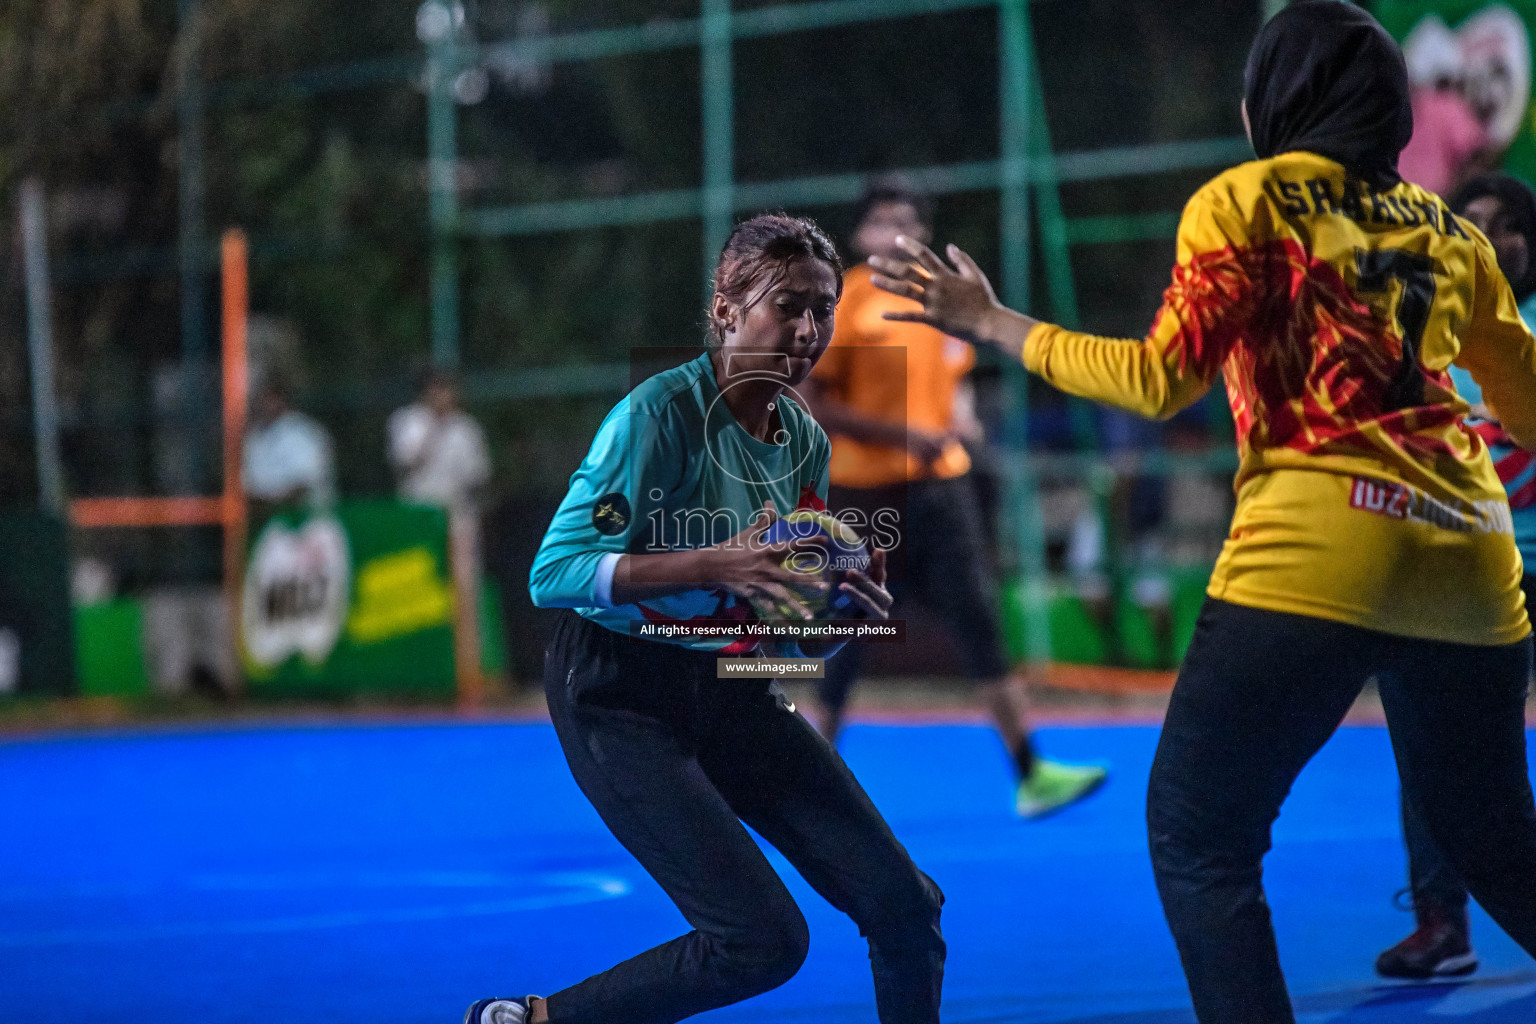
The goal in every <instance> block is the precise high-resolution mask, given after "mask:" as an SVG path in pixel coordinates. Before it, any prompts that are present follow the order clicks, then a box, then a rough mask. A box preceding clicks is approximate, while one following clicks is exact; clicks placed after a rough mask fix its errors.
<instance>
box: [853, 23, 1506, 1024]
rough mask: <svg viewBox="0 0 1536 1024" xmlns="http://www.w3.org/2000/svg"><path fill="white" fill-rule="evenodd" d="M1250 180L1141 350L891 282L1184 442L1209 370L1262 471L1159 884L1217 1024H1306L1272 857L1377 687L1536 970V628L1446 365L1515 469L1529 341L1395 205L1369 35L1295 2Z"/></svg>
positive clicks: (1199, 698) (1418, 774) (1222, 579)
mask: <svg viewBox="0 0 1536 1024" xmlns="http://www.w3.org/2000/svg"><path fill="white" fill-rule="evenodd" d="M1244 112H1245V119H1246V121H1247V123H1248V125H1249V135H1250V138H1251V139H1252V141H1253V145H1254V150H1255V152H1256V153H1257V154H1258V156H1259V157H1260V159H1259V160H1257V161H1255V162H1252V163H1248V164H1244V165H1242V166H1240V167H1236V168H1233V169H1232V170H1230V171H1227V172H1226V173H1224V174H1222V175H1220V176H1218V177H1217V178H1216V179H1214V180H1213V181H1211V182H1210V183H1209V184H1207V185H1206V186H1205V187H1204V188H1202V189H1201V190H1200V191H1199V192H1197V193H1196V194H1195V196H1194V198H1193V199H1191V200H1190V202H1189V204H1188V206H1187V207H1186V208H1185V211H1184V216H1183V219H1182V221H1181V222H1180V225H1179V236H1178V265H1177V266H1176V267H1175V268H1174V272H1173V283H1172V285H1171V286H1170V288H1169V289H1168V291H1167V293H1166V295H1165V297H1164V302H1163V306H1162V309H1161V310H1160V311H1159V313H1158V315H1157V318H1156V320H1155V321H1154V324H1153V326H1152V330H1151V332H1150V333H1149V335H1148V336H1147V337H1146V338H1145V339H1143V340H1141V341H1123V340H1116V339H1110V338H1096V337H1092V336H1089V335H1085V334H1078V333H1074V332H1071V331H1066V330H1063V329H1062V328H1060V327H1056V326H1053V325H1050V324H1043V323H1039V322H1038V321H1036V320H1034V319H1032V318H1030V317H1028V316H1025V315H1022V314H1020V313H1016V312H1014V311H1012V310H1008V309H1006V308H1004V307H1003V306H1001V305H1000V304H999V303H998V302H997V300H996V299H995V297H994V296H993V294H992V290H991V287H990V285H989V284H988V283H987V280H986V278H985V276H984V275H983V274H982V273H981V271H980V270H979V269H978V268H977V267H976V265H975V263H973V262H972V261H971V260H970V258H969V257H968V256H966V255H965V254H964V253H963V252H961V251H960V250H958V249H957V248H955V247H953V246H951V247H950V248H949V250H948V251H949V256H950V259H951V260H952V261H953V262H954V264H955V267H954V268H951V267H950V266H947V265H946V264H945V263H943V262H942V261H941V260H939V259H938V257H936V256H935V255H934V254H933V253H931V252H929V251H928V250H927V249H926V248H924V247H922V246H920V245H918V244H917V243H915V242H911V241H907V243H906V244H905V245H904V247H903V248H904V249H905V251H906V252H907V253H908V254H909V255H910V256H911V258H912V260H913V262H910V263H906V262H901V261H895V260H883V261H880V262H878V263H877V264H876V265H875V269H876V270H877V271H878V272H879V275H880V276H878V277H877V278H876V282H877V283H878V284H880V285H881V286H882V287H885V288H887V289H888V290H890V291H892V292H895V293H896V294H899V295H905V296H908V297H910V298H915V299H918V300H920V301H921V302H922V303H923V309H922V311H921V312H915V313H908V314H897V315H898V316H900V317H901V318H903V319H910V320H915V321H918V322H921V323H927V324H931V325H933V326H935V327H937V328H939V329H940V330H943V331H945V332H946V333H948V334H952V335H955V336H958V337H963V338H967V339H969V340H971V341H973V342H975V343H977V344H986V345H990V346H994V347H996V348H998V349H1000V350H1002V351H1004V352H1007V353H1009V354H1011V355H1012V356H1014V357H1017V358H1021V359H1022V360H1023V362H1024V365H1025V366H1026V367H1028V368H1029V369H1030V370H1032V371H1034V372H1036V373H1038V374H1040V375H1041V376H1043V377H1044V378H1045V379H1046V380H1048V381H1050V382H1051V383H1052V384H1055V385H1056V386H1058V387H1060V388H1062V389H1063V390H1066V391H1069V392H1072V393H1074V394H1078V395H1082V396H1086V397H1089V398H1093V399H1096V400H1099V401H1103V402H1107V403H1110V404H1112V405H1116V406H1119V407H1121V408H1124V409H1129V410H1131V411H1134V412H1139V413H1141V414H1143V415H1147V416H1154V417H1166V416H1170V415H1172V414H1173V413H1175V412H1177V411H1178V410H1179V409H1181V408H1184V407H1185V406H1187V405H1189V404H1190V403H1191V402H1193V401H1195V400H1196V399H1197V398H1198V397H1200V396H1201V395H1203V394H1204V393H1205V392H1206V391H1207V390H1208V389H1209V388H1210V387H1211V386H1212V384H1213V382H1214V381H1215V379H1216V376H1217V374H1218V372H1220V373H1222V374H1223V375H1224V376H1225V379H1226V386H1227V392H1228V395H1229V398H1230V401H1231V404H1232V412H1233V416H1234V418H1235V420H1236V424H1237V434H1238V446H1239V449H1240V454H1241V457H1242V458H1241V466H1240V468H1239V470H1238V475H1237V480H1236V488H1237V495H1238V504H1237V511H1236V513H1235V514H1234V517H1233V522H1232V529H1231V534H1230V536H1229V538H1228V540H1227V542H1226V545H1225V546H1224V548H1223V550H1222V553H1221V557H1220V559H1219V561H1218V562H1217V565H1216V569H1215V572H1214V573H1213V574H1212V577H1211V583H1210V588H1209V590H1208V599H1207V602H1206V605H1205V608H1204V609H1203V610H1202V612H1201V616H1200V620H1199V623H1198V625H1197V627H1196V630H1195V637H1194V640H1193V642H1192V643H1191V646H1190V649H1189V652H1188V654H1187V655H1186V657H1185V662H1184V665H1183V667H1182V669H1181V670H1180V672H1179V680H1178V683H1177V685H1176V686H1175V688H1174V692H1173V698H1172V701H1171V703H1170V706H1169V709H1168V716H1167V719H1166V721H1165V723H1164V726H1163V733H1162V738H1161V741H1160V743H1159V745H1158V752H1157V757H1156V760H1155V762H1154V764H1153V767H1152V777H1151V779H1150V781H1149V786H1148V794H1147V821H1148V830H1149V834H1150V844H1151V849H1152V861H1153V869H1154V872H1155V874H1156V877H1157V883H1158V891H1159V893H1160V895H1161V896H1162V900H1163V907H1164V911H1165V912H1166V914H1167V917H1168V922H1169V925H1170V927H1171V928H1172V931H1173V935H1174V939H1175V941H1176V942H1177V944H1178V947H1179V953H1180V956H1181V958H1182V960H1183V963H1184V971H1185V975H1186V977H1187V979H1188V981H1189V986H1190V992H1191V994H1192V996H1193V999H1194V1005H1195V1011H1196V1015H1197V1016H1198V1017H1199V1019H1200V1020H1201V1021H1202V1022H1205V1024H1269V1022H1290V1021H1293V1020H1294V1017H1293V1014H1292V1011H1291V1006H1290V1001H1289V998H1288V996H1287V994H1286V991H1285V983H1284V979H1283V977H1282V975H1281V971H1280V962H1279V956H1278V953H1277V951H1276V948H1275V939H1274V932H1273V930H1272V928H1271V925H1270V917H1269V909H1268V906H1267V905H1266V903H1265V900H1264V893H1263V888H1262V884H1261V862H1262V859H1263V856H1264V853H1265V852H1266V850H1267V849H1268V848H1269V842H1270V826H1271V824H1272V823H1273V821H1274V819H1275V817H1276V816H1277V815H1278V813H1279V809H1280V804H1281V802H1282V801H1283V800H1284V799H1285V795H1286V793H1287V792H1288V790H1289V789H1290V786H1291V783H1292V781H1293V780H1294V779H1295V777H1296V775H1297V773H1298V772H1300V771H1301V769H1302V767H1303V766H1304V765H1305V764H1306V762H1307V761H1308V760H1309V759H1310V758H1311V757H1312V755H1313V754H1314V753H1315V752H1316V751H1317V750H1318V748H1319V747H1321V746H1322V744H1323V742H1324V741H1325V740H1327V738H1328V737H1329V736H1330V735H1331V734H1332V733H1333V731H1334V729H1335V728H1336V727H1337V726H1338V724H1339V722H1340V721H1341V720H1342V718H1343V716H1344V714H1345V712H1346V711H1347V710H1348V709H1349V707H1350V705H1351V703H1352V702H1353V701H1354V699H1355V697H1356V696H1357V695H1358V693H1359V691H1360V688H1361V686H1362V685H1363V684H1364V682H1365V681H1366V680H1367V679H1368V678H1370V677H1373V676H1374V677H1375V678H1376V679H1377V680H1378V685H1379V687H1380V692H1381V698H1382V704H1383V707H1384V708H1385V711H1386V715H1387V721H1388V725H1389V727H1390V729H1391V732H1392V741H1393V747H1394V750H1395V751H1396V754H1397V759H1398V769H1399V773H1400V774H1401V776H1402V783H1403V789H1404V792H1405V794H1406V796H1407V798H1408V799H1409V800H1410V801H1411V802H1412V803H1413V804H1414V806H1415V807H1416V808H1417V809H1418V810H1419V811H1420V812H1421V813H1422V815H1423V818H1424V821H1425V824H1426V825H1427V826H1428V828H1429V831H1430V833H1431V834H1432V835H1433V837H1434V839H1435V841H1436V844H1437V845H1438V846H1439V847H1440V849H1441V850H1442V851H1443V852H1444V853H1445V854H1446V856H1447V857H1448V858H1449V860H1450V861H1451V863H1452V865H1453V866H1454V867H1455V868H1456V870H1457V872H1458V873H1459V874H1460V875H1461V876H1462V878H1463V879H1464V880H1465V881H1466V883H1467V886H1468V888H1469V889H1470V891H1471V892H1472V895H1473V896H1475V897H1476V898H1477V900H1478V902H1479V903H1481V904H1482V905H1483V907H1484V908H1485V909H1486V910H1488V912H1489V913H1490V914H1491V915H1492V917H1493V918H1494V920H1495V921H1497V922H1498V923H1499V924H1500V925H1501V926H1502V927H1503V928H1504V929H1505V930H1506V931H1507V932H1509V934H1510V935H1511V936H1513V937H1514V938H1515V940H1516V941H1518V942H1519V943H1520V944H1521V945H1522V946H1523V947H1524V948H1525V949H1526V951H1527V952H1536V806H1533V803H1532V797H1531V787H1530V783H1529V780H1528V778H1527V776H1526V757H1525V721H1524V707H1525V687H1526V676H1527V673H1528V671H1529V669H1530V663H1531V652H1530V641H1529V639H1528V637H1529V634H1530V625H1529V623H1528V621H1527V619H1526V613H1525V603H1524V598H1523V596H1522V594H1521V591H1520V578H1521V561H1520V556H1519V553H1518V552H1517V550H1516V548H1515V541H1514V537H1513V535H1512V529H1511V525H1510V513H1509V505H1508V504H1507V502H1506V501H1505V497H1504V491H1503V488H1502V487H1501V485H1500V482H1499V478H1498V475H1497V474H1496V473H1495V471H1494V467H1493V463H1492V461H1491V460H1490V459H1489V456H1488V450H1487V447H1486V445H1485V443H1484V442H1483V440H1482V439H1481V438H1480V437H1479V436H1478V435H1477V434H1476V433H1474V432H1473V431H1472V430H1471V429H1470V428H1469V427H1468V426H1467V425H1466V423H1465V422H1464V417H1465V415H1466V413H1467V412H1468V405H1467V403H1466V402H1464V401H1463V400H1462V399H1461V398H1460V397H1458V396H1457V394H1456V391H1455V388H1454V387H1453V385H1452V384H1451V380H1450V376H1449V374H1448V372H1447V371H1448V368H1449V367H1450V366H1451V364H1452V363H1455V364H1456V365H1458V366H1460V367H1462V368H1464V369H1466V370H1467V371H1469V372H1470V373H1471V375H1472V376H1473V378H1474V379H1475V380H1476V381H1477V383H1478V384H1479V385H1481V386H1482V389H1483V398H1484V402H1485V404H1487V405H1488V406H1489V407H1490V409H1491V410H1492V411H1493V412H1494V413H1495V414H1496V415H1497V416H1498V417H1499V419H1500V420H1501V421H1502V423H1503V425H1504V427H1505V428H1506V429H1507V430H1508V431H1509V433H1510V434H1512V435H1513V436H1514V438H1515V439H1516V440H1517V441H1519V442H1520V443H1522V444H1523V445H1525V446H1530V445H1531V444H1532V442H1533V441H1536V339H1533V338H1532V337H1531V334H1530V332H1529V331H1528V330H1527V329H1526V327H1525V325H1524V324H1523V323H1522V322H1521V320H1520V317H1519V314H1518V313H1517V311H1516V308H1515V300H1514V296H1513V295H1512V294H1511V292H1510V287H1509V284H1508V283H1507V282H1506V281H1505V279H1504V277H1503V275H1502V274H1501V273H1500V272H1499V269H1498V266H1497V263H1496V261H1495V257H1494V253H1493V251H1492V249H1491V248H1490V246H1489V244H1488V242H1487V240H1486V239H1485V238H1484V237H1483V236H1482V234H1481V233H1480V232H1479V231H1478V230H1477V229H1476V228H1475V227H1472V226H1471V225H1470V224H1468V223H1467V222H1466V221H1463V220H1460V219H1458V218H1457V217H1455V216H1453V215H1452V214H1451V213H1450V211H1449V210H1447V209H1446V207H1445V204H1444V203H1442V202H1441V201H1440V199H1439V198H1438V197H1436V196H1435V195H1433V194H1431V193H1429V192H1427V191H1425V190H1424V189H1422V188H1419V187H1418V186H1416V185H1413V184H1409V183H1407V182H1404V181H1402V180H1401V179H1400V178H1399V177H1398V175H1397V170H1396V160H1397V154H1398V153H1399V151H1400V150H1401V149H1402V147H1403V145H1404V143H1406V141H1407V140H1408V137H1409V135H1410V134H1411V131H1412V115H1411V113H1410V109H1409V104H1408V82H1407V74H1406V71H1405V69H1404V66H1403V58H1402V55H1401V53H1400V52H1399V50H1398V48H1397V45H1396V44H1395V43H1394V42H1393V41H1392V39H1391V37H1389V36H1388V35H1387V34H1386V33H1385V32H1384V31H1383V30H1382V28H1381V26H1379V25H1378V24H1377V23H1376V22H1375V20H1374V19H1372V18H1371V17H1370V15H1369V14H1367V13H1365V12H1364V11H1363V10H1361V9H1360V8H1358V7H1355V6H1353V5H1351V4H1344V3H1338V2H1336V0H1301V2H1299V3H1295V4H1292V5H1291V6H1289V7H1287V8H1286V9H1285V10H1283V11H1281V12H1280V13H1279V14H1278V15H1276V16H1275V17H1274V18H1273V19H1272V20H1271V21H1270V22H1269V24H1268V25H1266V26H1265V28H1264V29H1263V30H1262V31H1261V32H1260V33H1259V36H1258V38H1257V39H1256V40H1255V42H1254V45H1253V50H1252V52H1251V53H1250V55H1249V58H1248V66H1247V72H1246V76H1245V95H1244Z"/></svg>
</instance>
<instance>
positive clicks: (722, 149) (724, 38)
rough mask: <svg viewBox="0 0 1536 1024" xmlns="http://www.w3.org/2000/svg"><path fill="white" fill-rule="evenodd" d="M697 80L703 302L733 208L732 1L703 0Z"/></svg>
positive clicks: (723, 242)
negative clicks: (700, 111)
mask: <svg viewBox="0 0 1536 1024" xmlns="http://www.w3.org/2000/svg"><path fill="white" fill-rule="evenodd" d="M701 13H702V15H703V20H702V36H701V39H700V43H699V81H700V88H701V89H702V91H703V95H702V97H701V100H702V103H703V116H704V126H703V128H704V281H705V284H704V301H705V302H708V301H709V298H710V296H711V295H712V294H713V291H714V289H713V285H712V283H711V280H710V278H711V275H712V274H713V272H714V267H715V258H716V257H717V256H718V255H719V254H720V248H721V246H723V245H725V240H726V238H727V237H729V236H730V233H731V214H732V211H733V210H734V209H735V183H736V182H735V179H736V147H735V125H734V120H735V109H736V108H735V99H734V96H733V80H732V79H733V74H734V72H733V69H732V65H731V49H732V26H731V0H703V6H702V9H701Z"/></svg>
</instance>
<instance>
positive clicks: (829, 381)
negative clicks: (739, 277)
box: [813, 264, 976, 487]
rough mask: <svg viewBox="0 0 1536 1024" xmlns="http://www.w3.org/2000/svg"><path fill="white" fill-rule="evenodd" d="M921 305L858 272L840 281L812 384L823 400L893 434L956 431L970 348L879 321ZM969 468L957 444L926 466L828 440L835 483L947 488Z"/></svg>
mask: <svg viewBox="0 0 1536 1024" xmlns="http://www.w3.org/2000/svg"><path fill="white" fill-rule="evenodd" d="M920 308H921V306H920V304H919V303H917V302H915V301H914V300H912V299H904V298H900V297H898V296H895V295H892V294H891V293H890V292H884V291H881V290H880V289H878V288H876V287H875V286H874V285H873V284H872V283H871V282H870V269H869V267H868V266H866V265H864V264H860V265H859V266H856V267H854V268H852V269H851V270H849V271H848V273H847V274H846V275H844V277H843V297H842V298H841V299H840V300H839V301H838V304H837V321H836V325H835V327H834V329H833V334H832V342H831V344H829V345H828V346H827V350H826V352H824V353H823V354H822V357H821V359H820V360H819V361H818V362H817V363H816V369H815V370H814V371H813V376H814V378H815V380H816V382H817V383H818V384H819V385H820V386H821V387H822V388H823V389H825V391H826V393H827V395H828V396H829V397H831V398H834V399H836V400H837V401H839V402H841V403H843V404H844V405H846V406H847V407H848V408H850V409H851V410H853V411H854V412H856V413H858V414H860V415H862V416H864V417H867V418H869V419H872V420H876V421H878V422H881V423H889V424H892V425H895V426H902V427H908V428H917V429H919V430H927V431H932V432H934V433H946V432H948V431H950V430H952V429H953V428H954V412H955V392H956V391H957V389H958V388H959V386H960V381H961V380H963V379H964V377H965V375H966V374H967V373H969V372H970V370H971V366H972V365H973V364H974V363H975V360H976V356H975V353H974V352H973V351H972V349H971V346H969V345H967V344H966V343H965V342H963V341H960V340H958V339H956V338H948V337H945V336H944V335H943V334H940V333H939V332H938V331H936V330H934V329H933V328H932V327H926V326H924V325H922V324H913V323H904V322H901V321H897V320H886V319H884V317H883V314H884V313H886V312H889V311H896V310H913V309H920ZM970 468H971V458H970V456H969V455H967V454H966V452H965V448H964V447H963V446H962V445H961V444H960V443H959V442H958V441H951V442H950V443H949V444H947V445H945V447H944V451H943V453H942V454H941V455H940V456H939V458H938V459H937V460H935V461H934V462H932V463H929V464H927V465H924V464H923V463H921V462H919V461H918V460H917V459H916V458H914V457H913V456H912V455H910V454H909V453H908V452H907V450H906V448H904V447H900V446H893V445H881V444H870V443H868V442H864V441H855V440H854V439H852V438H850V437H846V436H843V435H841V434H834V435H832V482H833V483H834V484H837V485H838V486H839V487H883V486H886V485H888V484H898V483H903V482H905V481H908V480H924V479H938V480H947V479H949V478H951V477H957V476H960V475H961V474H962V473H965V472H966V471H967V470H969V469H970Z"/></svg>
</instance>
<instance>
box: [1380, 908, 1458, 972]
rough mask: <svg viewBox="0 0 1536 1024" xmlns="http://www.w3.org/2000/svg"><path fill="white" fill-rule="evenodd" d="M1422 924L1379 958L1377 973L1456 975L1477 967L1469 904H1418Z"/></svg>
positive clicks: (1416, 911)
mask: <svg viewBox="0 0 1536 1024" xmlns="http://www.w3.org/2000/svg"><path fill="white" fill-rule="evenodd" d="M1414 917H1415V918H1416V919H1417V921H1418V925H1419V926H1418V928H1417V929H1415V931H1414V933H1413V934H1412V935H1410V936H1408V937H1407V938H1406V939H1404V940H1403V941H1402V942H1399V943H1398V944H1397V945H1395V946H1393V947H1392V948H1391V949H1389V950H1386V951H1385V952H1383V953H1382V954H1381V955H1380V956H1379V957H1377V958H1376V973H1377V974H1379V975H1381V976H1382V977H1384V978H1413V979H1419V980H1422V979H1425V978H1454V977H1458V976H1460V975H1463V974H1471V973H1472V972H1473V971H1475V970H1477V954H1476V953H1474V952H1473V951H1472V942H1471V938H1470V928H1469V926H1468V924H1467V908H1466V907H1462V908H1461V909H1460V910H1454V911H1453V910H1447V909H1445V908H1444V907H1438V906H1434V905H1432V904H1426V905H1424V906H1415V907H1414Z"/></svg>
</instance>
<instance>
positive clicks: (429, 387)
mask: <svg viewBox="0 0 1536 1024" xmlns="http://www.w3.org/2000/svg"><path fill="white" fill-rule="evenodd" d="M389 461H390V465H392V466H393V467H394V469H395V473H396V475H397V476H398V478H399V480H400V497H401V498H402V499H403V500H405V501H412V502H416V503H417V504H420V505H437V506H440V507H442V508H446V509H449V510H450V511H460V512H467V511H472V510H473V509H474V508H475V506H476V504H477V502H478V499H479V495H480V491H481V490H482V489H483V488H484V486H485V483H486V481H487V480H488V479H489V478H490V475H491V460H490V456H489V454H488V453H487V450H486V445H485V431H484V430H482V429H480V424H478V423H476V422H475V421H474V419H473V418H472V417H471V416H470V415H469V414H468V413H466V412H464V410H463V409H461V408H460V407H459V388H458V382H457V381H456V380H455V379H454V377H453V376H452V375H451V374H448V373H445V372H443V371H441V370H431V371H428V372H427V374H426V375H425V376H424V377H423V378H422V386H421V394H420V397H419V398H418V399H417V401H416V402H415V403H413V404H411V405H407V406H405V407H404V408H403V409H396V410H395V411H394V413H393V414H392V415H391V416H390V417H389Z"/></svg>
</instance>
